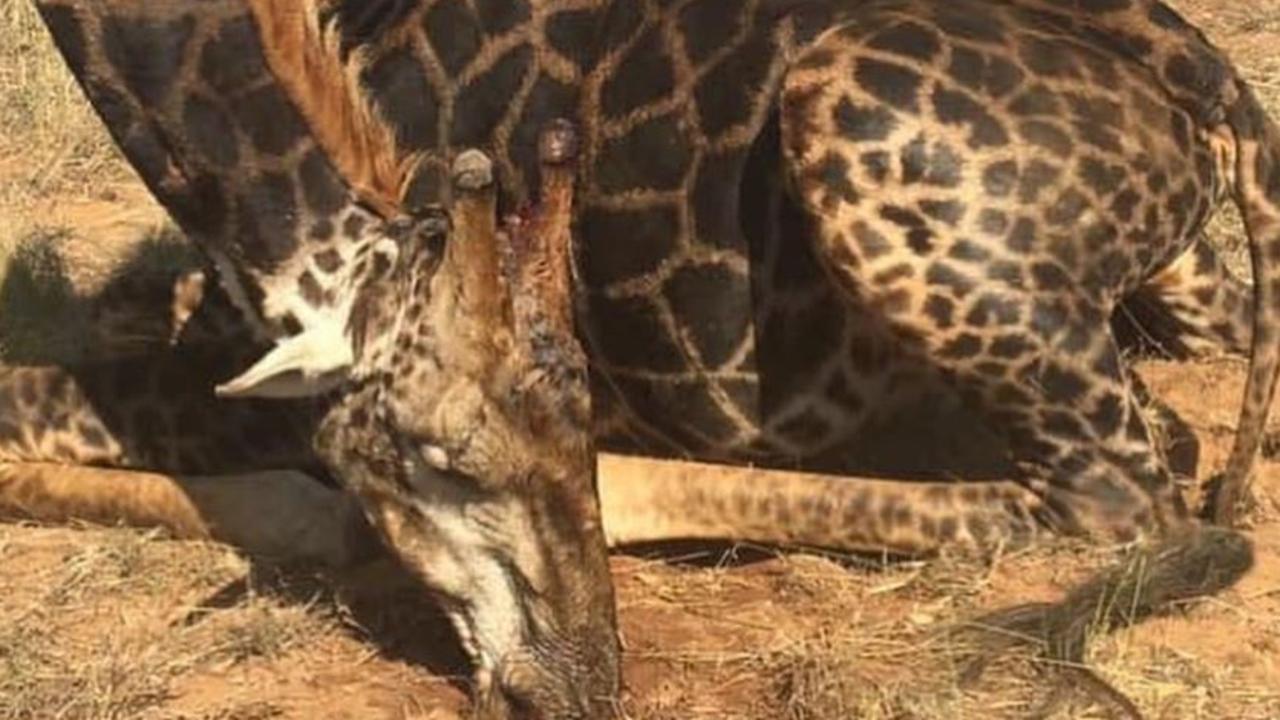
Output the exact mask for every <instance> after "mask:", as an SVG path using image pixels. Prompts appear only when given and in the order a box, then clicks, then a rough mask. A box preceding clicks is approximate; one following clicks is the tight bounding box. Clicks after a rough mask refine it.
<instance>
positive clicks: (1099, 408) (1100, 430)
mask: <svg viewBox="0 0 1280 720" xmlns="http://www.w3.org/2000/svg"><path fill="white" fill-rule="evenodd" d="M1087 419H1088V421H1089V424H1090V425H1091V426H1092V427H1093V430H1094V433H1095V434H1096V435H1097V436H1098V437H1099V438H1109V437H1111V436H1113V435H1115V434H1116V433H1117V432H1119V431H1120V426H1121V424H1122V423H1123V422H1124V400H1123V399H1122V398H1121V397H1120V396H1119V395H1117V394H1116V393H1106V394H1105V395H1103V396H1102V397H1100V398H1098V401H1097V402H1096V403H1094V406H1093V408H1092V409H1091V410H1090V411H1089V413H1088V415H1087Z"/></svg>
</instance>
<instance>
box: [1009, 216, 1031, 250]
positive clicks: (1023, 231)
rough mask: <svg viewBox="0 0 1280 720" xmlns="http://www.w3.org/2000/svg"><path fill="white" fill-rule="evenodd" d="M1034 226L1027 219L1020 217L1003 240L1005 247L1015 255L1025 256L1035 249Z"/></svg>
mask: <svg viewBox="0 0 1280 720" xmlns="http://www.w3.org/2000/svg"><path fill="white" fill-rule="evenodd" d="M1036 234H1037V230H1036V224H1035V221H1033V220H1031V219H1030V218H1027V217H1020V218H1018V219H1017V220H1016V221H1014V223H1013V229H1012V230H1010V231H1009V236H1008V237H1007V238H1005V246H1006V247H1008V248H1009V249H1010V250H1012V251H1013V252H1015V253H1018V254H1020V255H1025V254H1027V253H1029V252H1031V251H1032V250H1034V249H1035V247H1036Z"/></svg>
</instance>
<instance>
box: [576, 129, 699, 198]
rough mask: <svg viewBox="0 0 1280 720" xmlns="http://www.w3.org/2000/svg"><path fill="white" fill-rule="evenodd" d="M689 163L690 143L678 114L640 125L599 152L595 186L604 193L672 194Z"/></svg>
mask: <svg viewBox="0 0 1280 720" xmlns="http://www.w3.org/2000/svg"><path fill="white" fill-rule="evenodd" d="M692 162H693V148H692V147H691V146H690V139H689V137H688V136H687V135H686V134H685V132H684V131H683V130H682V129H681V127H680V120H679V114H678V113H669V114H666V115H661V116H659V117H656V118H653V119H651V120H648V121H646V122H644V123H641V124H640V125H638V126H637V127H635V128H633V129H632V130H631V132H629V133H627V134H626V135H625V136H623V137H620V138H615V139H612V140H608V141H606V142H605V143H604V147H603V148H601V151H600V159H599V161H598V162H597V163H596V167H597V168H598V173H599V174H598V176H597V182H598V183H599V186H600V189H601V190H602V191H604V192H606V193H622V192H626V191H628V190H654V191H662V190H674V189H676V188H678V187H680V186H681V184H682V183H683V182H684V178H685V175H686V174H687V173H688V172H689V167H690V165H691V164H692Z"/></svg>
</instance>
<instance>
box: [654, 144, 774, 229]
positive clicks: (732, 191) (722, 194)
mask: <svg viewBox="0 0 1280 720" xmlns="http://www.w3.org/2000/svg"><path fill="white" fill-rule="evenodd" d="M749 179H750V178H749V177H744V172H743V158H742V156H741V154H739V153H726V154H717V155H712V156H708V157H704V158H703V161H702V165H701V167H699V169H698V176H697V178H696V180H695V182H694V186H693V228H694V234H695V235H696V237H697V240H698V242H699V243H701V244H703V245H707V246H710V247H717V248H726V249H732V248H737V247H740V246H741V245H742V244H743V243H744V239H743V227H744V225H745V224H746V223H747V222H750V221H745V222H744V219H743V218H742V217H741V215H740V214H741V213H742V212H743V211H744V210H747V211H753V212H759V211H766V212H767V211H768V210H767V208H768V206H769V205H770V202H769V198H768V197H767V196H765V197H742V198H740V197H739V194H740V193H741V194H744V195H746V194H750V193H754V192H760V193H761V194H762V195H764V194H766V193H768V192H769V189H768V188H759V187H757V186H754V185H749V184H748V183H747V182H746V181H747V180H749ZM672 222H673V226H672V228H671V230H670V232H672V233H678V232H679V231H678V226H677V225H675V224H674V223H675V221H674V219H673V221H672ZM767 222H768V220H767V219H764V218H762V219H761V220H760V223H761V224H760V226H763V225H764V224H765V223H767ZM673 237H674V235H673Z"/></svg>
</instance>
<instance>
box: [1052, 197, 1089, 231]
mask: <svg viewBox="0 0 1280 720" xmlns="http://www.w3.org/2000/svg"><path fill="white" fill-rule="evenodd" d="M1088 207H1089V199H1088V198H1087V197H1085V196H1084V195H1082V194H1081V193H1080V191H1078V190H1076V189H1075V188H1067V189H1066V190H1064V191H1062V194H1061V195H1059V196H1058V199H1057V200H1055V201H1054V203H1053V205H1050V206H1049V209H1048V210H1047V211H1045V215H1044V219H1045V222H1047V223H1049V225H1052V226H1057V227H1062V226H1070V225H1074V224H1075V222H1076V221H1077V220H1079V219H1080V216H1081V215H1082V214H1084V211H1085V209H1086V208H1088Z"/></svg>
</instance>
